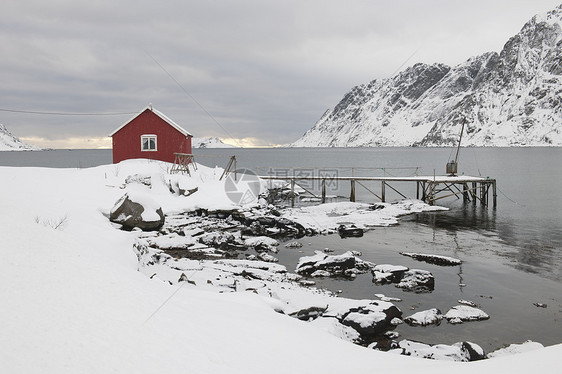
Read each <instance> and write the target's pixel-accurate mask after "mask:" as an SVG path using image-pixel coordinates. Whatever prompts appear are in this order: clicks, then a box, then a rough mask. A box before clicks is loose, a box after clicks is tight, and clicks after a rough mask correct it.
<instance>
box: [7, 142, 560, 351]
mask: <svg viewBox="0 0 562 374" xmlns="http://www.w3.org/2000/svg"><path fill="white" fill-rule="evenodd" d="M194 154H195V160H196V162H197V163H200V164H203V165H206V166H211V167H213V166H220V167H225V166H226V164H227V162H228V160H229V157H230V156H232V155H236V158H237V167H238V168H247V169H250V170H253V171H254V172H255V173H257V174H259V175H268V174H269V175H271V174H278V175H292V173H295V174H297V175H299V173H301V175H302V173H305V174H308V175H317V174H318V173H319V172H320V171H319V169H323V170H324V171H323V172H328V173H329V175H334V176H335V175H336V174H337V176H349V175H352V174H353V175H356V176H358V175H365V176H367V175H377V176H379V175H390V176H393V175H395V176H409V175H414V174H415V173H416V172H417V173H418V175H433V174H434V170H435V173H436V174H437V175H439V174H444V171H445V163H446V162H447V160H449V159H450V158H451V157H453V158H454V156H455V155H454V150H451V149H450V148H347V149H345V148H320V149H314V148H307V149H302V148H296V149H294V148H293V149H283V148H277V149H195V150H194ZM560 160H562V148H462V149H461V151H460V157H459V174H465V175H473V176H480V175H481V176H484V177H486V176H488V177H490V178H494V179H496V180H497V186H498V206H497V208H496V209H493V208H492V207H481V206H480V204H479V203H478V204H475V205H473V204H472V203H469V204H463V203H462V199H461V200H457V199H456V198H454V197H450V198H447V199H443V200H440V201H439V204H440V205H443V206H446V207H448V208H450V210H449V211H447V212H436V213H422V214H416V215H412V216H408V217H402V218H401V221H400V224H399V225H397V226H393V227H388V228H375V229H374V230H372V231H369V232H367V233H366V234H365V235H364V236H363V237H362V238H347V239H341V238H339V236H337V235H325V236H315V237H306V238H303V239H301V242H302V243H303V244H304V246H303V247H302V248H301V249H300V250H296V249H285V248H284V247H282V246H281V250H280V252H279V253H278V254H277V255H276V256H277V257H278V258H279V260H280V262H281V263H282V264H284V265H286V266H287V268H288V269H289V271H292V270H293V269H294V268H295V266H296V263H297V261H298V258H299V257H301V256H304V255H309V254H312V253H313V252H314V250H324V249H326V248H329V249H331V250H333V251H334V253H336V254H339V253H342V252H344V251H347V250H358V251H361V252H362V253H363V256H362V258H363V259H364V260H367V261H372V262H374V263H377V264H383V263H388V264H394V265H405V266H408V267H410V268H417V269H425V270H429V271H431V272H432V273H433V274H434V276H435V282H436V287H435V291H433V292H432V293H429V294H413V293H408V292H403V291H402V290H400V289H397V288H395V287H394V286H392V285H384V286H379V285H375V284H374V283H372V279H371V276H370V275H369V274H365V275H361V276H359V277H358V278H357V279H355V280H353V281H347V280H341V279H335V280H334V279H315V281H316V282H317V285H318V286H320V287H326V288H329V289H331V290H333V291H335V292H339V293H340V294H341V295H342V296H345V297H353V298H365V299H373V298H375V296H374V295H375V294H385V295H387V296H392V297H397V298H400V299H402V301H400V302H396V305H397V306H398V307H399V308H400V309H401V310H402V311H403V313H404V316H408V315H410V314H412V313H414V312H417V311H421V310H426V309H429V308H433V307H436V308H439V309H440V310H441V311H442V312H443V313H445V312H446V311H447V310H448V309H449V308H450V307H452V306H454V305H457V304H458V302H457V300H459V299H465V300H471V301H473V302H475V303H477V304H479V305H480V307H481V309H482V310H484V311H485V312H486V313H488V314H489V315H490V319H489V320H487V321H481V322H468V323H464V324H462V325H450V324H448V323H446V322H443V323H441V325H439V326H430V327H410V326H407V325H400V326H398V327H397V329H396V332H398V333H400V335H401V336H400V337H399V338H398V339H405V338H407V339H414V340H418V341H423V342H425V343H431V344H438V343H445V344H452V343H455V342H458V341H465V340H468V341H472V342H474V343H477V344H479V345H481V346H482V347H483V348H484V349H485V351H486V352H490V351H491V350H493V349H496V348H499V347H502V346H503V345H505V344H510V343H521V342H523V341H525V340H527V339H531V340H534V341H538V342H541V343H543V344H545V345H552V344H557V343H560V342H562V272H561V270H562V190H561V186H562V163H561V162H560ZM109 163H111V151H110V150H72V151H69V150H57V151H44V152H0V165H4V166H45V167H74V168H83V167H91V166H97V165H101V164H109ZM412 167H418V168H419V169H417V171H416V169H415V168H412ZM295 168H296V170H295ZM367 168H370V169H367ZM377 183H378V184H377ZM377 183H374V182H370V184H366V187H368V188H369V189H371V191H373V192H375V193H379V192H380V182H377ZM306 187H307V188H308V189H310V190H313V192H318V191H319V188H318V187H319V186H318V185H317V184H316V185H315V184H314V183H312V184H309V185H306ZM393 187H395V188H396V189H398V190H399V191H401V192H402V193H403V194H405V195H406V196H407V197H415V195H416V191H415V188H414V186H413V185H409V184H405V183H402V184H400V183H396V184H393ZM349 190H350V186H349V182H339V183H331V184H330V186H329V187H328V194H333V195H340V196H349ZM386 192H387V200H389V201H391V200H392V199H398V198H400V196H399V195H398V194H395V193H394V194H391V190H389V188H387V189H386ZM356 194H357V200H358V201H364V202H376V201H378V199H377V198H376V197H375V196H374V195H372V194H371V193H370V192H369V191H367V190H366V189H364V188H363V187H360V186H357V190H356ZM490 199H491V197H490ZM490 201H491V200H490ZM400 252H421V253H434V254H440V255H446V256H451V257H457V258H460V259H461V260H463V264H462V265H461V266H455V267H442V266H436V265H431V264H426V263H423V262H417V261H414V260H412V259H411V258H409V257H404V256H401V255H400ZM534 304H537V305H540V304H546V307H538V306H536V305H534Z"/></svg>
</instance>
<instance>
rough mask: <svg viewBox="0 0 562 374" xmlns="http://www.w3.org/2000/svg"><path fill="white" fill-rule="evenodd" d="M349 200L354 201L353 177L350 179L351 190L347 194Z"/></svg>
mask: <svg viewBox="0 0 562 374" xmlns="http://www.w3.org/2000/svg"><path fill="white" fill-rule="evenodd" d="M349 201H351V202H353V203H354V202H355V179H352V180H351V192H350V194H349Z"/></svg>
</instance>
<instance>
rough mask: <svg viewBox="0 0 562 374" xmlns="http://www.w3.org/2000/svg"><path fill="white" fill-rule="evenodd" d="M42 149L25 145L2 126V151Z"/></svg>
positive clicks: (0, 144) (0, 132) (0, 134)
mask: <svg viewBox="0 0 562 374" xmlns="http://www.w3.org/2000/svg"><path fill="white" fill-rule="evenodd" d="M40 149H41V148H39V147H35V146H33V145H29V144H25V143H24V142H22V141H21V140H19V139H18V138H17V137H15V136H14V135H12V133H11V132H10V131H8V129H7V128H6V126H4V125H2V124H0V151H38V150H40Z"/></svg>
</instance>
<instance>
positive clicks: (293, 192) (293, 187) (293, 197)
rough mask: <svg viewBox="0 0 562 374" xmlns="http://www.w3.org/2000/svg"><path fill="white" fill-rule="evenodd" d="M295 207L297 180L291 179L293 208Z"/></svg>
mask: <svg viewBox="0 0 562 374" xmlns="http://www.w3.org/2000/svg"><path fill="white" fill-rule="evenodd" d="M294 207H295V180H294V179H291V208H294Z"/></svg>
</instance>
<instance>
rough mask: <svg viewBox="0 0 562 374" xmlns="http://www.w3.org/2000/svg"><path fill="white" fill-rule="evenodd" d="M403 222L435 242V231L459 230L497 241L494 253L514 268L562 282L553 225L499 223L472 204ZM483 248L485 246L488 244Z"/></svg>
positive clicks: (491, 213) (492, 214)
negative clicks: (424, 229)
mask: <svg viewBox="0 0 562 374" xmlns="http://www.w3.org/2000/svg"><path fill="white" fill-rule="evenodd" d="M403 220H404V221H410V222H415V223H419V224H422V225H425V226H428V227H430V228H432V229H433V230H434V240H435V232H436V231H439V230H445V231H446V232H448V233H451V234H453V235H456V233H457V232H460V231H463V232H470V231H473V232H475V233H477V234H478V235H483V236H486V237H489V238H490V239H497V240H499V241H500V242H501V243H502V244H503V245H501V246H494V252H495V253H496V255H498V256H500V257H504V258H506V259H507V260H508V262H510V263H511V264H512V265H513V266H514V267H515V268H516V269H518V270H521V271H525V272H528V273H534V274H539V275H541V276H544V277H547V278H550V279H554V280H558V281H560V280H562V271H561V269H562V260H561V252H562V248H561V246H560V243H561V242H562V240H561V238H562V235H560V233H559V230H560V228H559V227H555V226H556V225H555V224H552V223H551V224H550V225H548V227H545V226H540V225H529V224H527V225H525V226H521V225H519V224H517V221H514V220H506V219H505V218H504V220H503V221H502V220H499V219H498V217H497V212H496V210H495V209H491V208H486V207H481V206H478V205H473V204H464V205H462V206H456V207H452V208H451V210H449V211H447V212H437V213H432V212H425V213H418V214H415V215H412V216H410V217H405V218H403ZM537 226H538V227H537ZM539 227H540V228H539ZM482 245H483V246H486V245H487V243H483V244H482ZM457 246H458V243H457ZM474 249H475V250H476V248H474ZM481 249H489V248H481Z"/></svg>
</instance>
